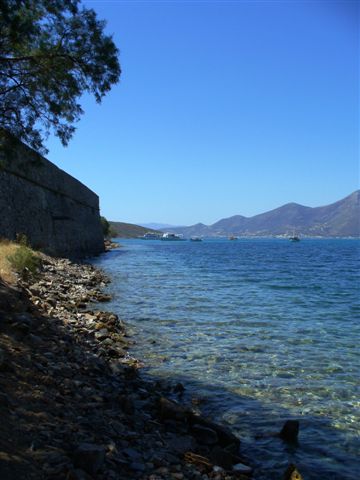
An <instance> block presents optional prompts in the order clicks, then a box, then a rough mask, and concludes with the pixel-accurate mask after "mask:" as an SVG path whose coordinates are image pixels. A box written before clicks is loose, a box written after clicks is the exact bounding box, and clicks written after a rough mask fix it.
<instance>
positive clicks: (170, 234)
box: [160, 232, 184, 241]
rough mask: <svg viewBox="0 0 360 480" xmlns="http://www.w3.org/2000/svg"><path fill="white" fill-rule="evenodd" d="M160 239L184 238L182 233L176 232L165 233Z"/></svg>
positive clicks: (177, 239) (176, 239) (173, 239)
mask: <svg viewBox="0 0 360 480" xmlns="http://www.w3.org/2000/svg"><path fill="white" fill-rule="evenodd" d="M160 240H168V241H179V240H184V239H183V237H182V235H177V234H176V233H168V232H167V233H164V235H163V236H162V237H160Z"/></svg>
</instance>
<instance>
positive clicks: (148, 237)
mask: <svg viewBox="0 0 360 480" xmlns="http://www.w3.org/2000/svg"><path fill="white" fill-rule="evenodd" d="M140 238H141V239H142V240H159V239H160V238H161V234H160V233H154V232H147V233H145V235H143V236H142V237H140Z"/></svg>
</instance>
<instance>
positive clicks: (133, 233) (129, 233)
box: [109, 222, 160, 238]
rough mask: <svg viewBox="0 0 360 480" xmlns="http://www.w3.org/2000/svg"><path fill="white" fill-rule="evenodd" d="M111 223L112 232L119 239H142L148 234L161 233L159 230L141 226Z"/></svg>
mask: <svg viewBox="0 0 360 480" xmlns="http://www.w3.org/2000/svg"><path fill="white" fill-rule="evenodd" d="M109 223H110V226H111V228H112V230H113V231H114V232H116V237H117V238H136V237H141V236H142V235H144V234H145V233H147V232H154V233H160V232H159V231H157V230H152V229H150V228H144V227H140V226H139V225H133V224H132V223H123V222H109Z"/></svg>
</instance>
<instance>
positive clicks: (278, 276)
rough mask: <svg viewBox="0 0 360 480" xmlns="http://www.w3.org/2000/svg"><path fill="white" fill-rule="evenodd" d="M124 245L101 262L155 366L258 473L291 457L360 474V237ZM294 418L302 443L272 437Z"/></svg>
mask: <svg viewBox="0 0 360 480" xmlns="http://www.w3.org/2000/svg"><path fill="white" fill-rule="evenodd" d="M120 243H121V248H119V249H118V250H114V251H112V252H110V253H108V254H106V255H104V256H102V257H100V258H99V259H98V260H96V261H95V264H96V265H98V266H100V267H102V268H103V269H104V270H105V271H106V272H107V273H108V274H109V275H110V276H111V278H112V283H111V285H110V287H109V290H110V293H112V295H113V301H112V302H111V303H110V304H109V305H108V306H107V308H108V309H110V310H113V311H115V312H116V313H118V315H119V316H120V317H121V318H122V319H124V321H125V322H126V323H127V324H128V326H129V328H130V331H131V334H132V336H133V339H134V340H135V342H136V344H135V345H134V346H133V347H132V349H131V354H132V355H134V356H136V357H138V358H140V359H142V360H143V361H144V363H145V365H146V367H145V369H144V374H146V375H149V376H151V377H153V378H157V379H158V378H166V379H170V380H171V381H173V382H174V383H176V382H181V383H183V384H184V385H185V386H186V395H185V400H187V401H191V399H193V400H194V399H195V398H196V399H197V403H198V402H199V399H200V400H201V399H202V400H203V402H202V403H201V410H202V412H203V413H205V414H207V415H209V416H211V417H212V418H213V419H214V420H217V421H219V422H223V423H225V424H227V425H229V426H230V427H231V429H232V430H233V431H234V432H235V433H237V434H238V435H239V437H240V438H241V439H242V446H241V452H242V454H243V455H245V456H246V457H248V458H249V461H250V462H251V464H252V466H253V467H254V468H255V475H254V476H255V478H256V479H259V480H262V479H264V480H265V479H274V480H275V479H276V480H278V479H279V478H281V475H282V473H283V471H284V469H285V468H286V466H287V465H288V464H289V463H291V462H292V463H295V464H296V465H297V466H298V468H299V470H300V471H301V473H302V475H303V477H304V479H305V480H312V479H314V480H315V479H316V480H318V479H319V478H329V479H332V480H358V479H359V478H360V462H359V450H360V442H359V433H360V425H359V421H360V410H359V406H360V395H359V393H360V391H359V374H360V362H359V338H360V335H359V334H360V322H359V316H360V304H359V300H360V277H359V252H360V242H359V241H358V240H351V239H349V240H320V239H316V240H315V239H314V240H310V239H304V240H302V241H300V242H290V241H288V240H285V239H239V240H237V241H228V240H204V241H202V242H190V241H183V242H176V241H173V242H162V241H143V240H120ZM287 419H298V420H299V421H300V434H299V442H298V445H287V444H286V443H284V442H283V441H282V440H281V439H280V438H277V437H273V436H269V435H267V434H268V433H271V432H276V431H279V430H280V429H281V427H282V424H283V422H284V421H285V420H287ZM264 434H265V436H263V435H264ZM259 437H260V438H259Z"/></svg>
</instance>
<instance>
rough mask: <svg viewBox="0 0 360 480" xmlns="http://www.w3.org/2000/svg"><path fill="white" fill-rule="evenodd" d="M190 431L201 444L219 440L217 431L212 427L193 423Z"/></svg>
mask: <svg viewBox="0 0 360 480" xmlns="http://www.w3.org/2000/svg"><path fill="white" fill-rule="evenodd" d="M191 432H192V434H193V435H194V437H195V438H196V440H197V441H198V442H199V443H202V444H203V445H215V444H216V443H217V442H218V441H219V438H218V435H217V433H216V432H215V430H213V429H212V428H208V427H203V426H202V425H198V424H195V425H193V426H192V427H191Z"/></svg>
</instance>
